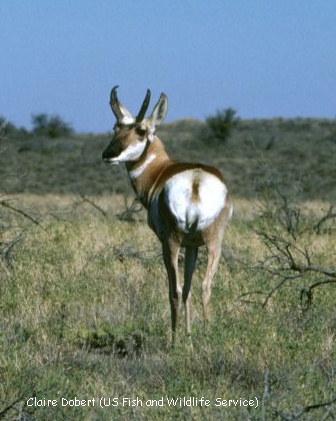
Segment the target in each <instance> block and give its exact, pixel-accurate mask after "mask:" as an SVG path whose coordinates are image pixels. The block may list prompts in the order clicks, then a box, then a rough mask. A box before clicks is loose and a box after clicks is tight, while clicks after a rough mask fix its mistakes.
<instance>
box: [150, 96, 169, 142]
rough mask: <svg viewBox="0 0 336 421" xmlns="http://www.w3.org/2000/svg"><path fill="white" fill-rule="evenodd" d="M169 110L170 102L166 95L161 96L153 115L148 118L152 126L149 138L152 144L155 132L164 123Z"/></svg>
mask: <svg viewBox="0 0 336 421" xmlns="http://www.w3.org/2000/svg"><path fill="white" fill-rule="evenodd" d="M167 108H168V100H167V97H166V95H165V94H164V93H162V94H161V95H160V98H159V100H158V102H157V104H156V105H155V107H154V109H153V111H152V114H151V115H150V117H149V118H148V121H149V124H150V133H149V136H148V139H149V140H150V141H151V142H152V141H153V139H154V132H155V129H156V127H157V126H158V125H159V124H161V123H162V121H163V120H164V118H165V117H166V114H167Z"/></svg>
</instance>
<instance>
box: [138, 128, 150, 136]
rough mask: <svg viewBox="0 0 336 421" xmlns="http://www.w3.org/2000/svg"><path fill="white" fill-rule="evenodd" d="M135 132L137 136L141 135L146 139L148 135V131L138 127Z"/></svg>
mask: <svg viewBox="0 0 336 421" xmlns="http://www.w3.org/2000/svg"><path fill="white" fill-rule="evenodd" d="M135 132H136V134H137V135H139V136H140V137H144V136H145V135H146V133H147V130H145V129H142V128H141V127H137V128H136V129H135Z"/></svg>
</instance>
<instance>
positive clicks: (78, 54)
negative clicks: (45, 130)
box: [0, 0, 336, 132]
mask: <svg viewBox="0 0 336 421" xmlns="http://www.w3.org/2000/svg"><path fill="white" fill-rule="evenodd" d="M335 22H336V1H334V0H323V1H317V0H254V1H253V0H235V1H233V0H204V1H203V0H160V1H159V0H141V1H140V0H119V1H117V0H96V1H93V0H57V1H55V0H25V1H22V0H1V2H0V39H1V65H0V115H1V116H3V117H5V118H6V119H7V120H9V121H11V122H13V123H14V124H15V125H18V126H21V125H22V126H25V127H27V128H30V123H31V115H32V114H36V113H47V114H58V115H60V116H61V117H62V118H63V119H64V120H65V121H67V122H69V123H71V124H72V126H73V127H74V129H75V130H76V131H78V132H105V131H107V130H110V129H111V127H112V125H113V123H114V119H113V117H112V115H111V110H110V108H109V105H108V100H109V92H110V89H111V87H112V86H114V85H117V84H118V85H119V86H120V87H119V91H118V92H119V98H120V99H121V101H122V102H123V103H124V104H125V105H126V106H127V107H128V108H129V109H130V110H131V111H132V112H133V113H137V111H138V108H139V107H140V105H141V102H142V100H143V97H144V95H145V92H146V89H147V88H148V87H149V88H150V89H151V90H152V101H153V102H152V105H153V104H154V103H155V102H156V100H157V98H158V96H159V94H160V92H161V91H164V92H165V93H166V94H167V95H168V100H169V109H168V117H167V121H172V120H175V119H179V118H184V117H188V118H189V117H191V118H197V119H204V118H205V117H207V116H208V115H211V114H214V113H215V112H216V110H217V109H223V108H227V107H232V108H234V109H236V110H237V112H238V115H239V116H240V117H242V118H269V117H298V116H301V117H326V118H335V117H336V92H335V82H336V23H335ZM150 107H151V106H150Z"/></svg>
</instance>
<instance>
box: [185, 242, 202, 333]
mask: <svg viewBox="0 0 336 421" xmlns="http://www.w3.org/2000/svg"><path fill="white" fill-rule="evenodd" d="M197 254H198V248H197V247H187V248H186V251H185V260H184V284H183V290H182V300H183V303H184V307H185V322H186V330H187V334H188V335H189V336H190V332H191V325H190V301H191V279H192V276H193V273H194V270H195V265H196V260H197Z"/></svg>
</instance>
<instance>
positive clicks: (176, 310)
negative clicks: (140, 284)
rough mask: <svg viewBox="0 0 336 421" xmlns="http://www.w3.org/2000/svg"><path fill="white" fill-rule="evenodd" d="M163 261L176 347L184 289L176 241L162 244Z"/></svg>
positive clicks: (178, 244)
mask: <svg viewBox="0 0 336 421" xmlns="http://www.w3.org/2000/svg"><path fill="white" fill-rule="evenodd" d="M162 251H163V259H164V263H165V266H166V269H167V273H168V281H169V302H170V311H171V325H172V346H173V347H174V345H175V340H176V329H177V327H178V324H179V315H180V310H181V297H182V289H181V285H180V281H179V272H178V255H179V251H180V243H179V242H178V241H176V240H171V241H169V240H165V241H164V242H163V244H162Z"/></svg>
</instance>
